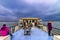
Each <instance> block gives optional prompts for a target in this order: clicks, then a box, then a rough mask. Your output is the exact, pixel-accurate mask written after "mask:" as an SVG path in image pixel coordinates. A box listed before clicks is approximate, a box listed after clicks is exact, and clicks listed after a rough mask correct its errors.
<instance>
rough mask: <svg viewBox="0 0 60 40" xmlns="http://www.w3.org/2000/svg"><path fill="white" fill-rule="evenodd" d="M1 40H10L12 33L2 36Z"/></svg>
mask: <svg viewBox="0 0 60 40" xmlns="http://www.w3.org/2000/svg"><path fill="white" fill-rule="evenodd" d="M0 40H10V35H7V36H0Z"/></svg>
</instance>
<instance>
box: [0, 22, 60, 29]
mask: <svg viewBox="0 0 60 40" xmlns="http://www.w3.org/2000/svg"><path fill="white" fill-rule="evenodd" d="M3 24H7V25H8V26H13V25H16V24H18V22H0V26H2V25H3ZM43 24H45V25H47V22H43ZM52 26H53V27H55V28H59V29H60V22H52Z"/></svg>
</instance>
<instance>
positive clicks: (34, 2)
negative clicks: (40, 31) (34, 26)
mask: <svg viewBox="0 0 60 40" xmlns="http://www.w3.org/2000/svg"><path fill="white" fill-rule="evenodd" d="M22 17H38V18H42V19H43V20H50V19H52V20H57V19H58V20H59V18H60V0H0V21H2V20H3V21H5V20H8V21H11V20H12V21H17V20H19V19H20V18H22ZM49 17H50V18H49Z"/></svg>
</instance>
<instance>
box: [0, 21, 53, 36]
mask: <svg viewBox="0 0 60 40" xmlns="http://www.w3.org/2000/svg"><path fill="white" fill-rule="evenodd" d="M36 25H37V23H35V26H36ZM47 26H48V35H50V33H51V30H52V22H51V21H49V22H48V24H47ZM31 27H32V24H30V28H29V27H28V26H27V25H26V24H25V22H24V30H25V31H26V30H27V31H26V32H27V33H29V32H30V29H31ZM9 33H10V28H9V27H8V26H6V24H3V25H2V27H0V36H7V35H9Z"/></svg>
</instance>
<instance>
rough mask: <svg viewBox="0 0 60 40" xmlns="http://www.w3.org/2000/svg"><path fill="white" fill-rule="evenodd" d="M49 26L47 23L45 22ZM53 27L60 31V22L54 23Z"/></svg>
mask: <svg viewBox="0 0 60 40" xmlns="http://www.w3.org/2000/svg"><path fill="white" fill-rule="evenodd" d="M43 24H45V25H46V26H47V22H43ZM52 27H54V28H58V29H60V22H59V21H58V22H52Z"/></svg>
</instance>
